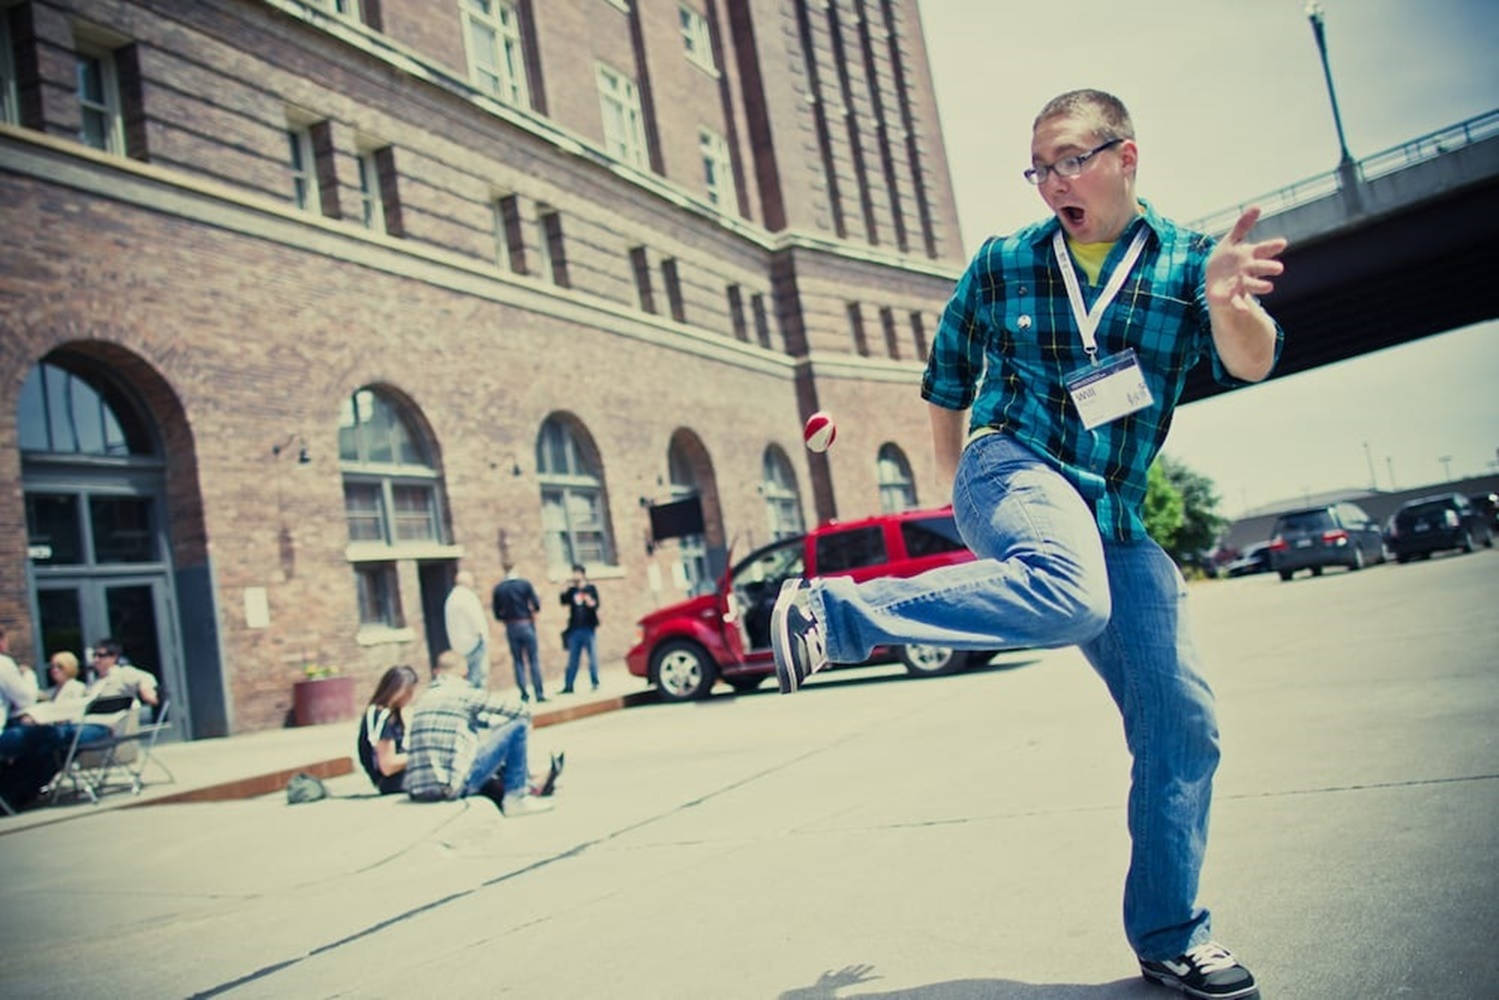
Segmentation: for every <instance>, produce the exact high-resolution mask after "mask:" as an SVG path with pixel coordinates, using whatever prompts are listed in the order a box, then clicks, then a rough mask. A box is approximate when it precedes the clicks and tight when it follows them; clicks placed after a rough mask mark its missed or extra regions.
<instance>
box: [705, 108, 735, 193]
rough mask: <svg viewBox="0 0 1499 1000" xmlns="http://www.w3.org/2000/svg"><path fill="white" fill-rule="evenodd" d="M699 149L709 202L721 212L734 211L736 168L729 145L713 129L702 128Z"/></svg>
mask: <svg viewBox="0 0 1499 1000" xmlns="http://www.w3.org/2000/svg"><path fill="white" fill-rule="evenodd" d="M697 149H698V153H699V154H700V155H701V156H702V158H703V184H704V185H705V186H706V188H707V190H708V200H709V201H710V202H712V203H713V204H714V205H716V206H718V208H719V210H720V211H724V212H732V211H734V209H735V207H736V206H735V197H734V166H733V164H732V163H731V162H730V161H729V144H728V143H727V142H725V141H724V138H723V136H721V135H719V134H718V133H717V132H715V131H713V130H712V129H706V128H700V129H698V130H697Z"/></svg>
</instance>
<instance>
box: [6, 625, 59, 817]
mask: <svg viewBox="0 0 1499 1000" xmlns="http://www.w3.org/2000/svg"><path fill="white" fill-rule="evenodd" d="M28 675H29V676H28ZM36 693H37V692H36V673H35V672H34V671H32V670H30V669H28V668H24V667H21V666H19V665H18V664H17V663H16V661H15V660H13V659H11V658H10V636H9V635H8V634H7V633H6V631H5V626H4V625H0V797H4V799H5V801H6V802H8V803H10V805H11V806H13V807H14V808H16V809H20V808H22V807H24V806H26V805H27V804H29V803H30V802H31V801H32V800H34V799H35V798H36V797H37V794H38V793H39V792H40V791H41V790H42V788H43V787H44V786H45V785H46V784H47V781H48V779H50V778H51V777H52V775H53V773H54V772H56V770H57V751H58V749H59V747H60V746H61V734H60V733H59V732H58V730H57V727H55V726H39V725H36V724H35V721H34V720H33V719H32V718H31V716H30V714H29V713H30V712H31V711H32V709H33V708H34V707H35V705H36Z"/></svg>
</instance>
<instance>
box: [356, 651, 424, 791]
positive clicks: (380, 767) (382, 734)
mask: <svg viewBox="0 0 1499 1000" xmlns="http://www.w3.org/2000/svg"><path fill="white" fill-rule="evenodd" d="M417 683H418V679H417V676H416V671H415V670H412V669H411V668H410V667H406V666H400V667H391V668H390V669H389V670H387V671H385V675H384V676H383V677H381V678H380V683H379V684H377V685H376V686H375V694H374V696H373V697H372V698H370V703H369V706H368V707H366V708H365V710H364V717H363V718H361V719H360V720H359V764H360V766H361V767H363V768H364V773H365V774H367V775H369V778H370V781H371V782H372V783H373V784H374V786H375V787H376V788H377V789H379V791H380V794H381V795H392V794H394V793H396V792H400V791H401V790H402V788H401V781H402V779H403V778H404V777H405V774H404V772H405V770H406V720H405V719H404V718H403V717H402V715H401V710H402V709H404V708H405V707H406V706H407V705H408V704H410V703H411V699H412V696H413V695H415V694H416V686H417Z"/></svg>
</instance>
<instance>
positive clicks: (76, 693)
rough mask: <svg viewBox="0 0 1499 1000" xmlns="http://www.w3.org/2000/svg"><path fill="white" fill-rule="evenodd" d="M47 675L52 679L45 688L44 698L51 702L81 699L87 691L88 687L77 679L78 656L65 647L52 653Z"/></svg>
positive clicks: (58, 703) (60, 703) (60, 702)
mask: <svg viewBox="0 0 1499 1000" xmlns="http://www.w3.org/2000/svg"><path fill="white" fill-rule="evenodd" d="M47 676H48V677H49V678H51V679H52V686H51V687H50V688H48V689H47V690H46V692H45V698H46V700H47V701H50V702H52V703H53V704H57V705H62V704H67V703H70V702H78V701H83V699H84V697H85V696H86V694H87V693H88V688H87V687H85V686H84V684H83V681H81V680H79V679H78V657H76V656H74V655H73V654H72V653H70V652H68V651H67V650H65V649H64V650H62V651H61V652H57V653H53V654H52V660H51V661H50V663H49V664H48V666H47Z"/></svg>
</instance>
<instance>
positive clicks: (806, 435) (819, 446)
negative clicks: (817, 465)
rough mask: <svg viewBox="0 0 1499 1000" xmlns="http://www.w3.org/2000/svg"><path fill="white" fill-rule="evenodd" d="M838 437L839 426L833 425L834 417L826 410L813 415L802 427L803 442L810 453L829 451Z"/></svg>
mask: <svg viewBox="0 0 1499 1000" xmlns="http://www.w3.org/2000/svg"><path fill="white" fill-rule="evenodd" d="M837 436H838V425H837V424H835V423H833V418H832V416H831V415H830V414H829V413H827V411H825V410H818V411H817V412H816V413H814V414H812V415H811V416H810V417H808V418H807V423H806V425H805V426H804V427H802V441H803V442H805V443H806V445H807V449H808V450H809V451H827V450H828V446H829V445H830V444H832V443H833V439H834V438H835V437H837Z"/></svg>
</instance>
